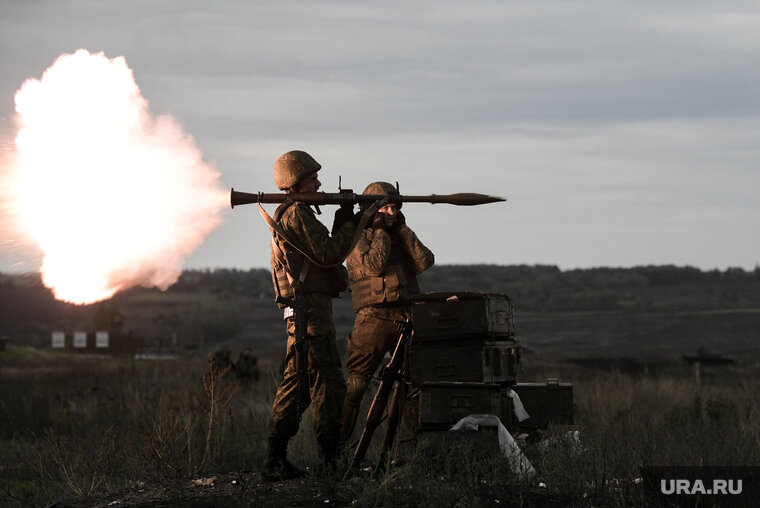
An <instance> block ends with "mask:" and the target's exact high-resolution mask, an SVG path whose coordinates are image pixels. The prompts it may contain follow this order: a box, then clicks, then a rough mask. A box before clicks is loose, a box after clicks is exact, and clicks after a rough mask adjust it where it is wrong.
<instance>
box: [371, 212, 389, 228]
mask: <svg viewBox="0 0 760 508" xmlns="http://www.w3.org/2000/svg"><path fill="white" fill-rule="evenodd" d="M370 227H371V228H372V229H373V230H374V231H377V230H378V229H384V230H386V231H387V230H388V225H387V224H386V223H385V214H384V213H382V212H377V213H375V216H374V217H373V218H372V224H371V225H370Z"/></svg>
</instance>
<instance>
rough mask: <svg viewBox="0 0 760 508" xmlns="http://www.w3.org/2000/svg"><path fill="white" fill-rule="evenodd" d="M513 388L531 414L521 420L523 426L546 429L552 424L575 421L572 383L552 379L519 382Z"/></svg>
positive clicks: (568, 423) (566, 423)
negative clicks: (543, 381)
mask: <svg viewBox="0 0 760 508" xmlns="http://www.w3.org/2000/svg"><path fill="white" fill-rule="evenodd" d="M512 389H513V390H514V391H515V392H517V395H519V396H520V401H521V402H522V404H523V407H525V411H527V412H528V414H529V415H530V418H528V419H527V420H524V421H522V422H520V426H521V427H524V428H534V429H535V428H539V429H545V428H547V427H548V426H549V425H550V424H556V425H571V424H572V423H573V422H574V420H575V403H574V402H573V385H572V384H570V383H559V382H557V380H556V379H550V380H548V381H547V382H546V383H517V384H516V385H514V386H512Z"/></svg>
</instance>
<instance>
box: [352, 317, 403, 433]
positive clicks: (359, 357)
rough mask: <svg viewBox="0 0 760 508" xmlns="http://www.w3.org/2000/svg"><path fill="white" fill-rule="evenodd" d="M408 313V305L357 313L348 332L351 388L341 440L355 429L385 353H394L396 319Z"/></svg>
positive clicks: (396, 337) (396, 341)
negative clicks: (352, 326) (372, 380)
mask: <svg viewBox="0 0 760 508" xmlns="http://www.w3.org/2000/svg"><path fill="white" fill-rule="evenodd" d="M407 316H408V310H407V307H406V306H396V307H370V308H367V309H362V310H360V311H359V313H358V314H357V315H356V322H355V323H354V329H353V330H352V331H351V334H350V335H349V336H348V357H347V359H346V368H347V369H348V388H347V393H346V400H345V401H344V403H343V412H342V414H341V424H342V427H343V428H342V430H341V440H342V441H347V440H348V439H349V438H350V437H351V434H352V433H353V430H354V427H355V426H356V420H357V418H358V415H359V406H360V405H361V401H362V398H363V397H364V392H366V391H367V386H368V385H369V380H370V379H371V378H372V375H373V374H374V373H375V371H376V370H377V367H378V366H379V365H380V363H381V362H382V360H383V357H384V356H385V354H386V353H391V354H393V351H394V349H395V347H396V344H397V343H398V338H399V331H398V323H396V321H403V320H404V319H405V318H406V317H407Z"/></svg>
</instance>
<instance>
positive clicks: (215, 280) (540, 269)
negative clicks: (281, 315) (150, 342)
mask: <svg viewBox="0 0 760 508" xmlns="http://www.w3.org/2000/svg"><path fill="white" fill-rule="evenodd" d="M420 286H421V287H422V290H423V291H482V292H493V293H505V294H508V295H510V296H511V297H512V299H513V300H514V302H515V305H516V307H517V308H518V309H519V310H520V312H565V311H610V310H613V311H614V310H624V311H633V312H636V311H673V310H676V309H690V310H694V309H711V308H727V307H730V308H750V307H756V308H760V267H756V268H755V269H754V270H750V271H747V270H744V269H742V268H729V269H727V270H722V271H721V270H710V271H702V270H700V269H698V268H694V267H690V266H675V265H650V266H637V267H632V268H590V269H575V270H565V271H563V270H560V269H559V268H558V267H557V266H554V265H508V266H499V265H443V266H434V267H433V268H431V269H430V270H428V271H427V272H425V273H423V274H422V275H421V277H420ZM151 295H153V296H151ZM146 297H147V298H146ZM172 298H174V299H173V300H171V299H172ZM344 299H345V297H344ZM170 300H171V302H170ZM272 300H273V290H272V278H271V274H270V272H269V270H267V269H263V268H262V269H250V270H238V269H226V268H225V269H215V270H185V271H184V272H183V273H182V275H181V277H180V278H179V280H178V281H177V283H176V284H174V285H173V286H172V287H170V288H169V289H168V290H167V291H166V292H165V293H161V292H160V291H159V290H157V289H147V288H140V287H137V288H132V289H129V290H127V291H124V292H122V293H119V294H118V295H117V296H116V297H115V298H114V302H115V303H116V304H117V305H119V306H121V307H124V306H130V305H132V306H135V305H138V304H139V306H140V307H142V308H154V307H155V308H161V307H162V306H163V308H165V309H169V308H170V307H171V308H172V309H175V310H173V311H172V313H171V314H170V313H169V312H167V311H165V310H162V311H160V312H162V313H163V317H162V314H157V315H155V316H153V315H151V319H152V321H153V322H162V321H161V320H163V323H164V324H162V325H161V326H164V327H165V328H174V329H176V328H177V327H178V326H179V325H177V324H176V323H173V321H177V320H182V321H184V322H186V323H184V325H187V326H190V324H189V323H190V321H192V323H193V324H192V328H193V329H194V330H198V331H199V333H202V335H203V336H205V337H207V338H208V339H209V340H216V339H220V338H222V337H225V336H229V335H231V334H234V333H235V332H236V330H239V329H240V326H242V325H241V324H240V323H243V324H245V323H246V320H249V321H250V320H256V319H258V320H259V321H260V320H261V319H264V318H267V319H268V318H269V317H270V316H269V315H270V314H271V315H272V316H275V318H276V314H277V312H276V309H274V306H273V303H272ZM178 302H179V303H178ZM343 303H345V302H343ZM93 308H94V307H93V306H91V305H90V306H88V305H72V304H67V303H63V302H59V301H57V300H55V298H54V297H53V294H52V293H51V291H50V290H49V289H47V288H45V287H44V286H43V285H42V283H41V281H40V277H39V275H38V274H27V275H7V274H0V335H3V336H9V337H11V338H14V337H20V336H21V337H25V338H26V339H33V340H32V342H42V343H46V341H47V340H48V338H49V331H50V329H51V327H53V326H59V327H61V326H63V327H65V326H67V325H71V326H75V325H77V324H79V323H81V322H83V321H86V320H87V319H89V316H90V315H91V314H92V312H93ZM157 312H158V311H156V313H157ZM169 316H172V317H171V318H170V317H169ZM262 316H263V317H262ZM191 318H192V319H191ZM188 320H190V321H188ZM166 323H169V324H166ZM156 326H158V325H156Z"/></svg>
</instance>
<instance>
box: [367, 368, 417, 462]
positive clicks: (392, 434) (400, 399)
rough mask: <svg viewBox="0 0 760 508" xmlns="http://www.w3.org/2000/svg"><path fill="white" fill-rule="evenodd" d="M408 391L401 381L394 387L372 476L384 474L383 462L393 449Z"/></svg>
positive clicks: (404, 383)
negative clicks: (386, 424) (383, 435)
mask: <svg viewBox="0 0 760 508" xmlns="http://www.w3.org/2000/svg"><path fill="white" fill-rule="evenodd" d="M408 390H409V388H408V385H407V384H406V382H404V381H403V380H400V381H398V382H396V386H395V388H394V390H393V398H392V399H391V406H390V408H389V409H388V428H387V429H386V431H385V440H384V441H383V447H382V448H381V450H380V458H379V459H378V461H377V465H376V466H375V470H374V472H373V474H374V476H375V477H377V476H380V475H381V474H383V473H384V472H385V461H386V459H387V457H388V452H389V451H390V450H391V449H392V448H393V442H394V441H395V439H396V434H398V428H399V424H400V423H401V418H402V417H403V414H404V405H405V404H406V394H407V391H408Z"/></svg>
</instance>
